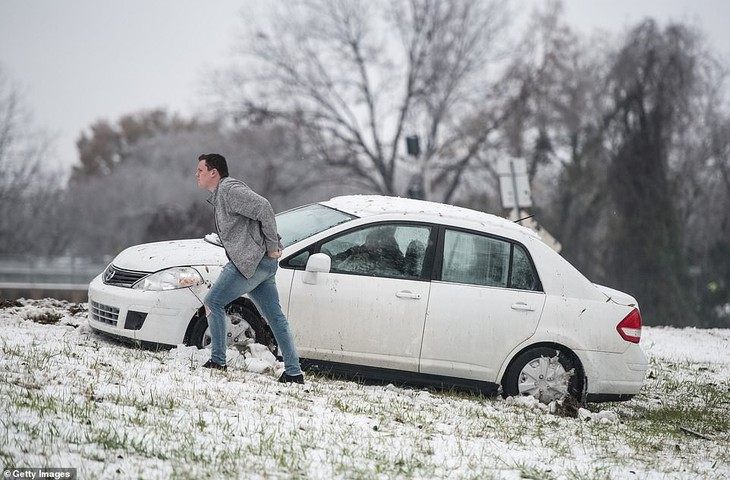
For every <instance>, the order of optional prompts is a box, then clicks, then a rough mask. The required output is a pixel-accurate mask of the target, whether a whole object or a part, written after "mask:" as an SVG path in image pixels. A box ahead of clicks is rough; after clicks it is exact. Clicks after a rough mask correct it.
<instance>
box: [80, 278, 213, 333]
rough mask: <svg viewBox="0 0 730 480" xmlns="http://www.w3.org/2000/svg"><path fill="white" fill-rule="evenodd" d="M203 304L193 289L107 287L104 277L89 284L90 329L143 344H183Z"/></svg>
mask: <svg viewBox="0 0 730 480" xmlns="http://www.w3.org/2000/svg"><path fill="white" fill-rule="evenodd" d="M202 305H203V304H202V302H201V301H200V299H199V298H198V296H196V295H195V294H194V293H193V291H192V290H191V289H189V288H181V289H178V290H168V291H164V292H152V291H142V290H135V289H132V288H124V287H115V286H110V285H105V284H104V283H103V282H102V280H101V275H99V276H98V277H96V278H95V279H93V280H92V281H91V283H90V284H89V326H90V327H91V328H93V329H94V330H98V331H100V332H104V333H107V334H110V335H114V336H117V337H122V338H127V339H130V340H135V341H140V342H151V343H159V344H165V345H179V344H181V343H183V340H184V338H185V332H186V331H187V329H188V326H189V325H190V321H191V319H192V318H193V316H195V314H196V313H197V311H198V310H199V309H200V308H201V307H202Z"/></svg>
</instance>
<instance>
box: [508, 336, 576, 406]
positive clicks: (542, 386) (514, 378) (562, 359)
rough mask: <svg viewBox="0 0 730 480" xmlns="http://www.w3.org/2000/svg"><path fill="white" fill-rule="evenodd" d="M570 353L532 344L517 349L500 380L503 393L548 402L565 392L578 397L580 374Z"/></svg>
mask: <svg viewBox="0 0 730 480" xmlns="http://www.w3.org/2000/svg"><path fill="white" fill-rule="evenodd" d="M578 370H579V368H577V365H576V364H575V361H574V360H573V357H571V356H570V355H568V354H566V353H565V352H563V351H562V350H558V349H555V348H550V347H536V348H532V349H530V350H527V351H525V352H523V353H521V354H520V355H519V356H517V357H516V358H515V360H514V361H513V362H512V364H511V365H510V366H509V369H508V370H507V373H506V374H505V376H504V381H503V382H502V392H503V395H504V396H505V397H508V396H519V395H530V396H533V397H535V398H537V399H538V400H539V401H540V402H542V403H545V404H549V403H550V402H552V401H555V400H561V399H563V398H565V397H567V396H571V397H573V398H574V399H575V400H577V401H578V402H580V401H581V396H582V395H581V385H582V378H581V375H580V373H579V372H578Z"/></svg>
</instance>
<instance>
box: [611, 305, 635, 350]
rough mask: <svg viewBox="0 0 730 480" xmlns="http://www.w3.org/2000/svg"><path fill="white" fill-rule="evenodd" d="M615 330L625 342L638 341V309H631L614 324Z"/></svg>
mask: <svg viewBox="0 0 730 480" xmlns="http://www.w3.org/2000/svg"><path fill="white" fill-rule="evenodd" d="M616 330H617V331H618V334H619V335H621V338H623V339H624V340H626V341H627V342H632V343H639V340H641V313H639V309H637V308H635V309H633V310H631V313H629V314H628V315H626V318H624V319H623V320H621V323H619V324H618V325H616Z"/></svg>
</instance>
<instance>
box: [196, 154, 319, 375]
mask: <svg viewBox="0 0 730 480" xmlns="http://www.w3.org/2000/svg"><path fill="white" fill-rule="evenodd" d="M195 177H196V178H197V181H198V186H199V187H200V188H202V189H205V190H208V191H209V192H211V196H210V198H208V202H209V203H211V204H212V205H213V207H214V210H213V215H214V217H215V224H216V230H217V231H218V236H219V237H220V240H221V243H222V245H223V248H224V249H225V251H226V255H227V256H228V260H229V262H228V263H227V264H226V265H225V266H224V267H223V270H222V271H221V274H220V276H219V277H218V279H217V280H216V282H215V283H214V285H213V286H212V287H211V289H210V290H209V291H208V294H207V295H206V297H205V300H204V301H203V303H204V305H205V313H206V315H207V317H208V326H209V327H210V336H211V355H210V360H208V361H207V362H206V363H205V364H203V367H205V368H212V369H218V370H226V368H227V367H226V314H225V307H226V305H228V304H229V303H230V302H232V301H234V300H235V299H237V298H238V297H240V296H242V295H244V294H248V297H249V298H250V299H251V300H252V301H253V302H254V304H255V305H256V307H257V308H258V310H259V312H260V313H261V315H262V316H263V317H264V318H265V319H266V320H267V321H268V323H269V326H270V327H271V331H272V332H273V334H274V338H275V339H276V343H277V344H278V345H279V348H280V349H281V353H282V356H283V357H284V368H285V370H284V373H282V374H281V376H280V377H279V381H280V382H282V383H290V382H294V383H304V375H303V374H302V370H301V366H300V364H299V354H298V353H297V349H296V346H295V345H294V339H293V337H292V334H291V330H290V329H289V321H288V320H287V319H286V317H285V316H284V313H283V312H282V310H281V304H280V303H279V292H278V290H277V288H276V270H277V269H278V267H279V265H278V258H279V257H281V253H282V252H281V249H282V246H281V242H280V241H279V235H278V233H277V230H276V218H275V216H274V210H273V209H272V208H271V204H270V203H269V201H268V200H266V199H265V198H264V197H262V196H261V195H259V194H257V193H256V192H254V191H253V190H251V189H250V188H249V187H248V185H246V184H245V183H243V182H242V181H240V180H236V179H234V178H231V177H229V176H228V164H227V162H226V159H225V157H223V156H222V155H219V154H217V153H208V154H204V155H200V157H198V170H197V173H196V174H195Z"/></svg>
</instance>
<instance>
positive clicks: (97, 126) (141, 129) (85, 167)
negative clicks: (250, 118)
mask: <svg viewBox="0 0 730 480" xmlns="http://www.w3.org/2000/svg"><path fill="white" fill-rule="evenodd" d="M206 128H207V129H214V128H215V125H214V124H212V123H207V122H203V123H201V122H198V121H196V120H194V119H192V120H188V119H184V118H182V117H180V116H178V115H175V114H170V113H168V112H167V111H166V110H164V109H159V108H158V109H152V110H145V111H140V112H135V113H131V114H127V115H123V116H122V117H121V118H120V119H119V120H118V121H117V122H116V123H110V122H109V121H107V120H98V121H96V122H94V123H93V124H92V125H91V126H90V127H89V131H88V132H82V133H81V136H80V137H79V139H78V140H77V142H76V146H77V148H78V151H79V160H80V164H79V165H76V166H74V168H73V171H72V174H71V183H75V182H78V181H84V180H86V179H88V178H90V177H94V176H104V175H108V174H109V173H111V171H112V170H114V168H116V167H117V166H118V165H120V164H121V163H122V162H123V161H124V160H125V159H126V158H127V157H128V156H129V155H130V153H131V151H132V149H133V148H134V146H135V144H137V143H139V142H141V141H143V140H145V139H148V138H152V137H154V136H157V135H161V134H166V133H173V132H193V131H199V130H204V129H206Z"/></svg>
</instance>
